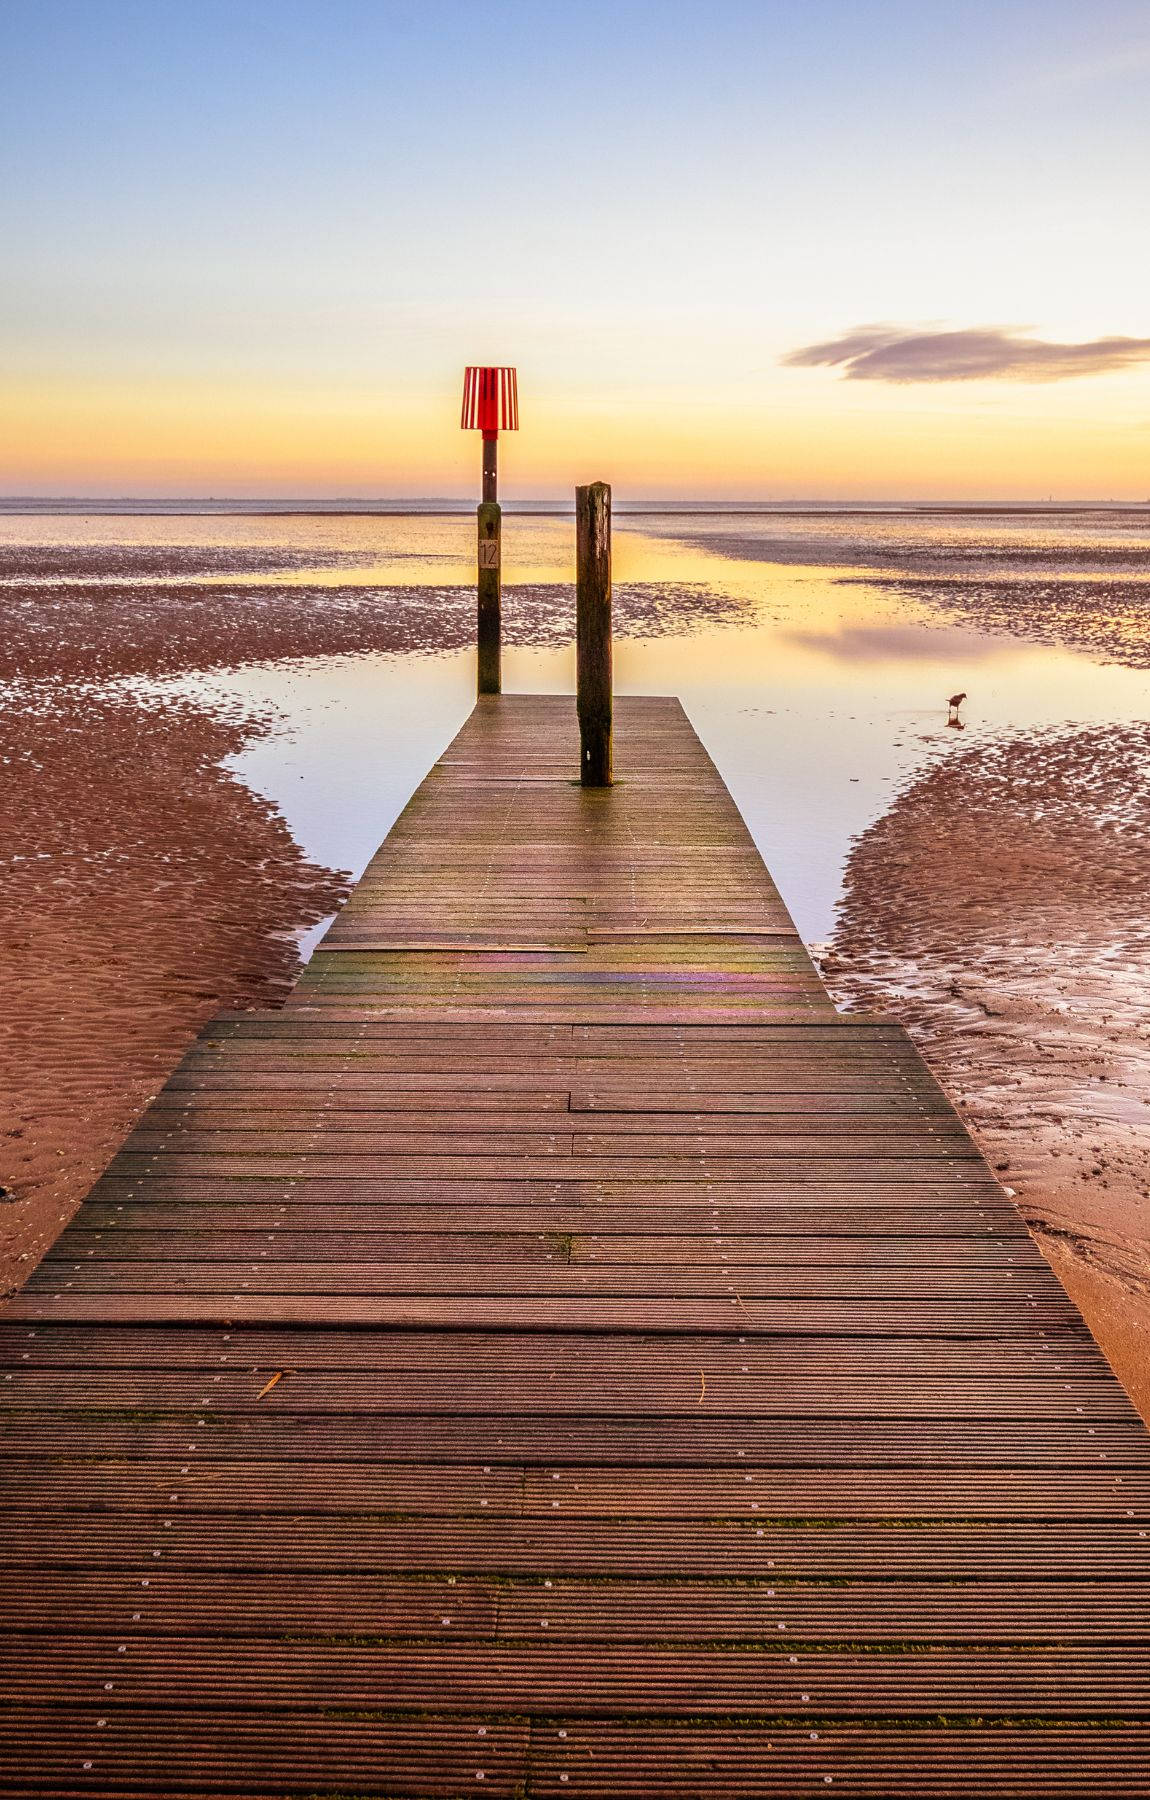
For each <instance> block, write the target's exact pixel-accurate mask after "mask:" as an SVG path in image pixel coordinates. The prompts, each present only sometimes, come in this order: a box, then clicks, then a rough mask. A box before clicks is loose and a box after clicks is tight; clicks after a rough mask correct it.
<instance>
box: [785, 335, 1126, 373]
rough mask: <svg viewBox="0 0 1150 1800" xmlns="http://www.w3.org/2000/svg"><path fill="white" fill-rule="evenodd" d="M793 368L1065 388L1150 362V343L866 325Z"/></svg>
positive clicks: (804, 353) (793, 358)
mask: <svg viewBox="0 0 1150 1800" xmlns="http://www.w3.org/2000/svg"><path fill="white" fill-rule="evenodd" d="M782 361H783V363H784V365H785V366H786V367H787V368H791V369H815V368H824V367H830V368H842V369H843V370H844V371H845V376H846V379H847V380H848V381H900V382H903V381H1065V380H1067V379H1068V378H1069V377H1071V376H1074V375H1102V374H1105V373H1106V371H1107V370H1110V369H1125V368H1129V367H1130V366H1131V365H1132V364H1134V363H1140V362H1150V338H1132V337H1104V338H1091V339H1090V340H1089V341H1088V342H1087V343H1085V344H1052V343H1047V342H1046V341H1045V340H1044V339H1042V338H1031V337H1025V336H1023V335H1022V334H1021V333H1020V332H1017V331H1002V330H999V329H997V328H995V327H993V326H984V327H981V328H979V329H976V330H970V331H908V330H907V329H906V328H905V326H898V325H859V326H857V327H856V328H855V330H854V331H847V332H844V334H843V336H842V337H838V338H830V339H828V340H827V342H826V343H825V344H807V345H805V346H803V347H802V348H801V349H798V350H792V351H791V352H790V354H789V355H787V356H784V357H783V359H782Z"/></svg>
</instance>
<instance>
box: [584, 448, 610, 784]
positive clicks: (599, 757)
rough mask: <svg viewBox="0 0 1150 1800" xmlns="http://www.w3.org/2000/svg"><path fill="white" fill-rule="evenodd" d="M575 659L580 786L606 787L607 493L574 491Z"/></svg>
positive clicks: (601, 484) (597, 488) (601, 488)
mask: <svg viewBox="0 0 1150 1800" xmlns="http://www.w3.org/2000/svg"><path fill="white" fill-rule="evenodd" d="M575 653H576V682H575V689H576V709H577V711H578V714H579V780H580V782H581V783H582V785H583V786H584V787H610V785H611V780H612V775H611V489H610V488H609V487H608V485H607V483H606V482H605V481H593V482H591V484H590V486H588V487H580V488H576V489H575Z"/></svg>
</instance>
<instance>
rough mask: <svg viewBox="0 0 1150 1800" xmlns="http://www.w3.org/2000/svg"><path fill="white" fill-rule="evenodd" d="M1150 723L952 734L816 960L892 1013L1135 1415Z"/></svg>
mask: <svg viewBox="0 0 1150 1800" xmlns="http://www.w3.org/2000/svg"><path fill="white" fill-rule="evenodd" d="M1148 842H1150V726H1148V725H1137V726H1129V727H1115V728H1113V729H1095V730H1083V731H1056V732H1044V733H1039V734H1037V735H1033V736H1028V737H1026V738H1019V737H1003V738H1001V739H999V740H992V741H991V742H989V743H983V744H980V745H978V746H972V747H971V748H970V749H969V750H966V749H959V750H957V751H956V752H955V753H954V754H953V755H951V756H950V757H948V758H947V759H946V760H945V761H943V762H942V763H940V764H939V765H938V766H936V767H934V768H932V769H931V770H929V771H928V772H927V773H926V774H925V775H923V776H920V777H919V779H917V780H916V781H913V782H912V783H911V784H910V785H909V787H908V788H907V789H906V790H905V791H904V792H903V793H902V794H900V795H899V796H898V798H897V799H896V800H895V801H894V803H893V805H892V806H891V808H890V810H889V811H888V812H887V813H886V814H885V816H884V817H883V818H881V819H880V820H878V822H877V823H876V824H875V825H873V826H872V827H871V829H870V830H868V831H867V832H865V833H864V834H863V836H862V837H861V838H860V839H859V841H858V843H857V844H856V846H855V848H854V851H853V853H852V855H851V858H850V861H849V864H848V868H847V880H846V889H845V896H844V901H843V906H842V913H841V924H840V927H839V930H838V932H837V933H836V936H835V938H834V941H833V943H832V945H831V947H830V950H829V952H828V954H827V955H826V957H825V958H824V961H823V969H824V974H825V976H826V978H827V980H828V982H829V983H830V985H831V987H832V991H833V992H834V993H835V996H836V998H837V999H838V1000H839V1001H840V1002H841V1003H844V1004H847V1005H851V1006H856V1007H866V1008H878V1009H880V1010H885V1011H888V1012H893V1013H894V1014H895V1015H896V1016H897V1017H899V1018H900V1019H901V1020H902V1021H903V1022H904V1023H905V1024H906V1025H907V1027H908V1028H909V1029H910V1031H911V1032H912V1034H913V1035H914V1037H915V1038H916V1040H917V1042H918V1043H919V1046H920V1048H921V1049H922V1051H923V1053H924V1055H925V1056H926V1058H927V1060H928V1062H929V1063H930V1064H931V1066H932V1067H933V1068H934V1070H935V1072H936V1073H937V1074H938V1076H939V1077H940V1079H941V1080H942V1082H943V1084H944V1086H945V1087H946V1088H947V1089H948V1091H949V1092H950V1093H951V1095H952V1097H953V1098H954V1099H955V1101H956V1102H957V1103H958V1105H959V1106H960V1108H961V1109H962V1112H963V1114H964V1116H965V1117H966V1119H967V1120H968V1122H969V1123H970V1124H971V1126H972V1127H973V1129H974V1131H975V1133H976V1135H977V1137H978V1139H979V1141H980V1143H981V1144H982V1146H983V1148H984V1150H985V1151H986V1154H987V1156H988V1157H989V1159H990V1162H991V1164H992V1166H993V1167H994V1168H995V1169H996V1170H997V1171H998V1173H999V1178H1000V1179H1001V1180H1002V1181H1003V1182H1004V1183H1005V1184H1006V1185H1007V1186H1008V1187H1009V1188H1011V1189H1013V1190H1014V1192H1015V1194H1016V1196H1017V1201H1018V1205H1019V1206H1020V1207H1021V1209H1022V1212H1023V1215H1024V1216H1025V1218H1026V1220H1027V1222H1028V1224H1029V1225H1030V1227H1031V1229H1032V1230H1033V1231H1034V1233H1035V1235H1036V1237H1037V1239H1038V1242H1039V1243H1040V1245H1041V1246H1042V1249H1043V1250H1044V1251H1045V1253H1046V1255H1047V1256H1048V1258H1049V1259H1050V1261H1051V1263H1052V1264H1053V1266H1054V1268H1055V1269H1056V1270H1057V1272H1058V1274H1059V1276H1060V1277H1061V1278H1062V1280H1063V1282H1064V1283H1065V1285H1066V1287H1067V1288H1068V1289H1069V1291H1070V1293H1071V1294H1072V1295H1073V1297H1074V1298H1075V1300H1076V1301H1077V1302H1078V1304H1079V1306H1080V1307H1081V1308H1082V1311H1083V1313H1084V1315H1085V1316H1086V1319H1087V1321H1088V1323H1089V1324H1090V1326H1091V1329H1092V1330H1093V1331H1094V1333H1095V1336H1096V1337H1097V1338H1098V1340H1099V1342H1100V1343H1101V1344H1102V1346H1103V1348H1104V1350H1105V1351H1106V1353H1107V1355H1108V1356H1109V1358H1110V1361H1111V1363H1112V1365H1113V1367H1114V1369H1115V1371H1116V1373H1117V1374H1118V1375H1119V1377H1120V1378H1121V1379H1122V1381H1123V1382H1124V1384H1125V1386H1126V1388H1127V1390H1128V1392H1129V1393H1130V1394H1131V1396H1132V1397H1133V1398H1134V1400H1135V1402H1136V1404H1137V1405H1138V1406H1139V1407H1140V1408H1141V1410H1142V1412H1143V1414H1144V1415H1145V1416H1146V1417H1147V1418H1150V1020H1148V1015H1147V1006H1146V997H1147V993H1148V992H1150V854H1148V851H1147V844H1148Z"/></svg>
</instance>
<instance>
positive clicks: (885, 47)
mask: <svg viewBox="0 0 1150 1800" xmlns="http://www.w3.org/2000/svg"><path fill="white" fill-rule="evenodd" d="M3 31H4V37H5V40H6V41H5V53H4V56H3V58H0V154H2V156H3V167H4V172H5V178H4V180H3V182H2V183H0V187H2V192H3V198H2V199H0V209H2V212H3V215H4V221H3V222H4V231H3V241H4V245H5V252H4V256H5V263H6V271H5V281H4V284H3V291H2V294H0V319H2V327H3V328H2V333H0V342H2V343H3V346H4V349H3V358H2V363H0V421H2V423H0V493H4V494H8V495H13V494H29V495H32V494H37V495H51V494H92V495H108V494H119V495H123V494H138V495H149V494H154V495H163V494H169V495H174V494H186V495H208V494H211V495H217V496H221V495H261V494H266V495H273V494H279V495H285V494H287V495H301V496H302V495H315V496H333V495H364V496H385V495H395V496H415V495H444V496H449V495H464V494H468V493H470V492H471V491H472V489H473V487H474V482H475V460H476V446H475V445H474V443H473V442H471V441H469V440H468V439H466V438H464V437H463V435H462V434H461V433H460V431H459V428H458V391H459V382H460V377H461V372H462V367H463V365H464V363H466V362H474V361H490V362H513V363H516V364H517V365H518V367H519V371H520V398H521V417H522V427H523V428H522V431H521V433H520V434H519V437H518V438H517V439H512V440H509V441H506V442H505V446H504V452H503V460H504V470H505V477H504V489H505V492H506V493H507V494H508V496H510V497H515V496H522V497H530V496H535V497H544V496H549V495H557V494H563V493H566V492H567V491H568V490H569V488H570V485H571V483H572V482H573V481H575V480H578V479H581V478H585V477H586V476H587V475H588V474H597V473H601V472H603V471H608V472H609V473H610V475H611V478H612V480H613V481H614V482H615V483H616V485H617V488H618V489H619V491H620V492H621V493H622V494H624V495H629V496H632V497H642V496H651V497H658V496H699V497H716V498H734V497H747V498H755V499H766V500H786V499H789V498H800V499H801V498H815V497H818V498H845V499H850V498H942V497H951V498H1017V499H1024V500H1026V499H1046V498H1047V497H1048V495H1051V494H1053V495H1054V496H1055V498H1058V499H1069V498H1091V497H1096V498H1104V499H1106V498H1119V499H1127V500H1137V501H1144V500H1145V499H1146V498H1147V497H1148V495H1150V251H1148V249H1147V242H1148V236H1147V230H1146V225H1147V216H1146V215H1147V205H1146V189H1147V175H1146V170H1147V169H1148V168H1150V92H1148V90H1150V14H1148V13H1147V10H1146V8H1145V6H1144V5H1143V4H1138V5H1134V4H1123V3H1116V0H1100V3H1099V4H1098V5H1096V6H1094V7H1092V8H1091V9H1090V10H1089V13H1088V14H1087V12H1086V11H1085V9H1083V8H1081V7H1080V6H1078V5H1073V6H1072V5H1069V4H1063V3H1062V0H1047V3H1044V4H1032V3H1031V0H1020V3H1017V4H1010V3H1006V4H1001V3H999V4H995V5H991V4H985V5H984V4H962V5H957V4H954V5H951V4H940V5H937V6H930V7H926V8H924V7H922V6H921V5H911V4H903V3H902V0H886V3H876V4H867V3H865V0H861V3H852V4H847V3H845V0H828V3H827V4H823V5H818V6H806V5H803V6H800V5H797V4H788V5H777V4H776V5H772V4H754V5H751V4H732V3H724V0H720V3H719V4H718V5H716V6H714V7H712V8H709V9H699V8H694V7H687V6H686V5H681V4H678V0H668V3H667V4H663V5H659V6H645V5H634V4H629V3H627V0H623V3H622V4H620V5H618V6H613V7H605V6H603V7H601V6H598V5H596V4H592V5H590V6H587V7H583V8H581V9H579V10H578V12H577V13H572V14H570V15H565V16H563V17H557V16H553V14H552V12H551V11H550V10H546V11H545V10H544V9H542V8H539V7H527V6H517V5H510V6H507V5H495V6H493V7H492V8H489V9H486V10H485V11H483V12H482V13H480V12H478V11H477V10H476V9H474V8H471V7H463V6H461V5H456V4H446V3H440V4H436V3H435V0H432V3H431V4H429V5H426V6H421V7H420V8H418V9H409V8H408V9H400V8H398V7H392V6H389V5H386V4H370V5H369V4H361V3H359V0H356V3H351V0H333V3H332V4H330V5H327V6H325V7H323V8H319V7H316V6H314V5H310V4H309V5H304V4H302V3H301V0H280V4H279V5H277V6H276V7H275V8H271V9H269V8H266V7H263V6H254V5H243V4H240V5H228V6H225V5H222V4H214V3H208V4H205V5H201V6H197V7H195V8H179V9H176V8H158V9H157V8H155V7H154V6H144V5H135V4H130V3H122V4H104V3H103V0H89V3H88V4H85V5H78V4H69V5H64V4H58V3H56V0H41V3H40V4H36V5H33V4H30V3H27V0H9V4H8V5H7V6H6V7H5V9H4V26H3ZM860 334H861V335H860Z"/></svg>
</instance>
